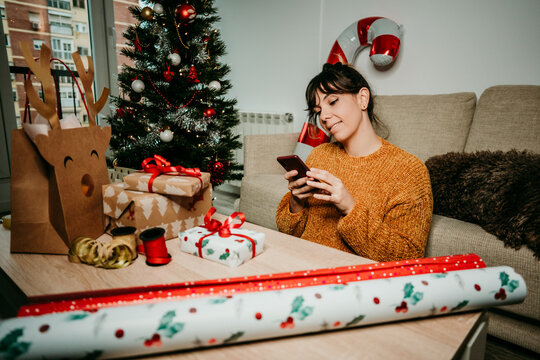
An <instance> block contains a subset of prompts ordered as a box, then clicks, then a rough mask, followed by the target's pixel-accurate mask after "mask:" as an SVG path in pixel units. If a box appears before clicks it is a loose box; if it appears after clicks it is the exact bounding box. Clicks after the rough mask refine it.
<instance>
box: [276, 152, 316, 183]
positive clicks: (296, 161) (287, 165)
mask: <svg viewBox="0 0 540 360" xmlns="http://www.w3.org/2000/svg"><path fill="white" fill-rule="evenodd" d="M277 161H278V162H279V163H280V164H281V166H283V168H284V169H285V170H287V172H289V171H291V170H296V171H298V175H296V176H295V177H294V180H298V179H301V178H303V177H306V171H309V168H308V166H307V165H306V164H305V163H304V162H303V161H302V159H300V158H299V157H298V155H285V156H278V157H277Z"/></svg>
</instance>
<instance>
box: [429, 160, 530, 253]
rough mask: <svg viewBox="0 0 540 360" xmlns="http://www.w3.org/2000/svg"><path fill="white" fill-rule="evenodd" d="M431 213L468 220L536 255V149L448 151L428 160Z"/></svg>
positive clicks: (516, 246)
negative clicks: (432, 205) (472, 151)
mask: <svg viewBox="0 0 540 360" xmlns="http://www.w3.org/2000/svg"><path fill="white" fill-rule="evenodd" d="M426 166H427V168H428V169H429V173H430V177H431V186H432V189H433V200H434V209H433V212H434V213H435V214H439V215H444V216H448V217H451V218H455V219H459V220H463V221H468V222H472V223H475V224H478V225H480V226H482V228H483V229H484V230H486V231H487V232H489V233H491V234H493V235H495V236H497V237H498V238H499V239H501V240H502V241H503V242H504V244H505V246H509V247H512V248H514V249H519V248H520V247H521V246H522V245H527V246H528V247H529V248H530V249H531V250H533V252H534V256H535V257H536V258H539V259H540V154H535V153H532V152H528V151H516V150H512V151H508V152H502V151H493V152H491V151H478V152H476V153H455V152H451V153H447V154H444V155H438V156H433V157H431V158H430V159H428V160H427V161H426Z"/></svg>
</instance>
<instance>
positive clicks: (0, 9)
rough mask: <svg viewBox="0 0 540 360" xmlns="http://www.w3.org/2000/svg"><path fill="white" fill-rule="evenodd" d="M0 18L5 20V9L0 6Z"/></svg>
mask: <svg viewBox="0 0 540 360" xmlns="http://www.w3.org/2000/svg"><path fill="white" fill-rule="evenodd" d="M0 16H2V19H5V18H6V7H5V6H4V5H0Z"/></svg>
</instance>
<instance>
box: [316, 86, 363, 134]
mask: <svg viewBox="0 0 540 360" xmlns="http://www.w3.org/2000/svg"><path fill="white" fill-rule="evenodd" d="M316 96H317V105H316V106H315V108H314V109H313V110H314V111H315V112H318V113H319V121H320V123H321V126H322V127H323V128H324V129H326V130H327V131H328V132H329V133H330V134H332V136H333V137H334V138H335V139H336V140H337V141H339V142H340V143H344V142H346V141H347V140H348V139H349V138H351V136H353V135H354V134H356V133H357V131H358V129H359V128H360V124H361V122H362V119H363V111H362V98H361V96H360V93H358V94H332V93H330V94H324V93H322V92H321V91H319V90H317V95H316Z"/></svg>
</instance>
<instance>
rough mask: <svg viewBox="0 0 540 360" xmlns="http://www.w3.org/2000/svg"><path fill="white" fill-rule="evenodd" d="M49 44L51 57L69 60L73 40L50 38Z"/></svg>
mask: <svg viewBox="0 0 540 360" xmlns="http://www.w3.org/2000/svg"><path fill="white" fill-rule="evenodd" d="M51 43H52V51H53V57H55V58H59V59H62V60H71V53H72V52H73V40H70V39H61V38H52V39H51Z"/></svg>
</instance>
